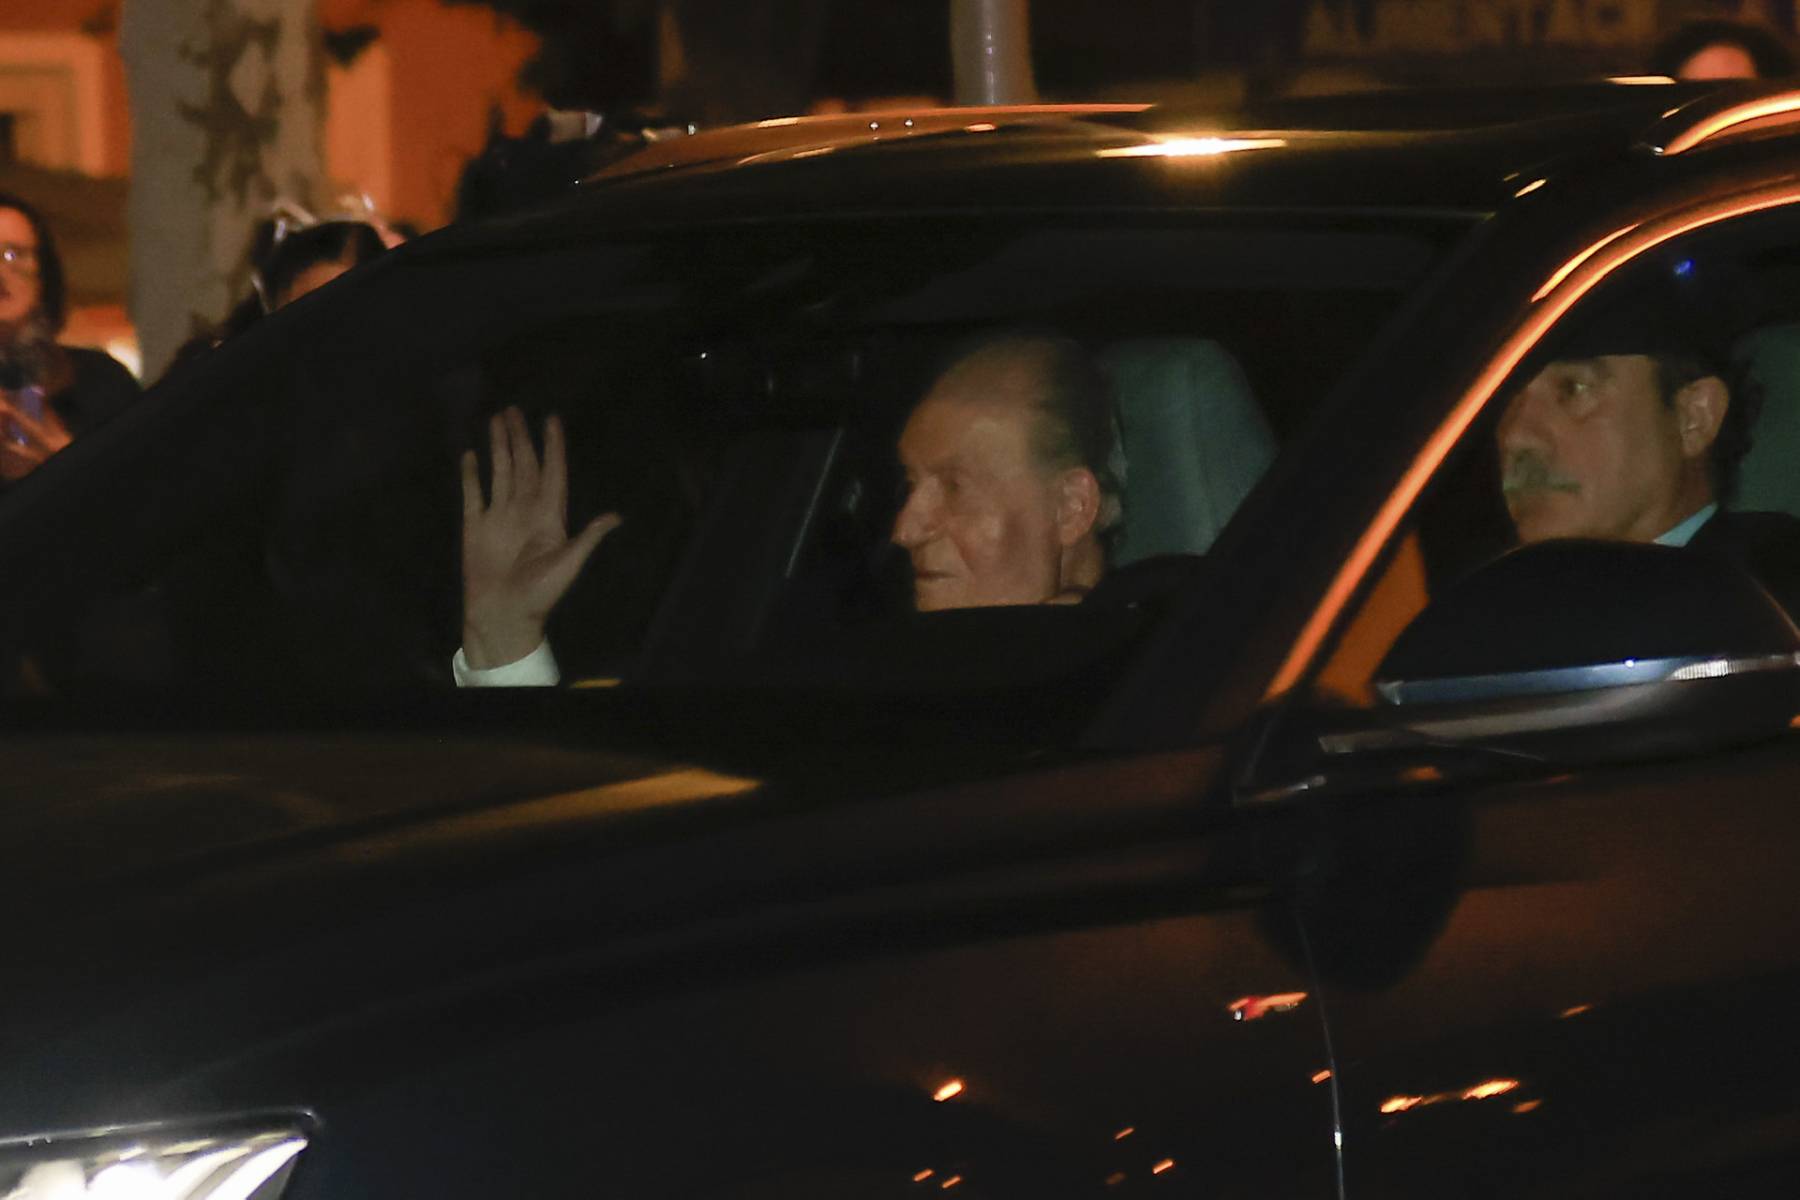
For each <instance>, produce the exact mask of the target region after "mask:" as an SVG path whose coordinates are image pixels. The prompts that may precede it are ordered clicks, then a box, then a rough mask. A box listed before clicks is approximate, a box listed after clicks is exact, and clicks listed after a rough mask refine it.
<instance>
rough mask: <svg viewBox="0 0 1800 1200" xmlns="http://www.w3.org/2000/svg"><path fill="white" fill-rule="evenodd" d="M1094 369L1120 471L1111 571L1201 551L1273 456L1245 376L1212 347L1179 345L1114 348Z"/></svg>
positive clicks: (1129, 343)
mask: <svg viewBox="0 0 1800 1200" xmlns="http://www.w3.org/2000/svg"><path fill="white" fill-rule="evenodd" d="M1100 362H1101V366H1102V368H1103V369H1104V370H1105V371H1106V374H1107V376H1108V378H1109V379H1110V380H1111V382H1112V387H1113V394H1114V399H1115V400H1116V402H1117V405H1118V413H1119V433H1120V445H1121V447H1122V449H1123V451H1124V456H1125V464H1126V473H1125V498H1124V499H1125V514H1124V524H1123V528H1122V529H1121V531H1120V534H1119V538H1118V542H1117V544H1116V546H1115V547H1114V551H1113V562H1114V564H1115V565H1117V566H1124V565H1127V564H1129V563H1133V562H1137V561H1139V560H1141V559H1145V558H1150V557H1153V556H1156V555H1160V554H1203V553H1205V552H1206V550H1207V548H1208V547H1209V546H1211V545H1212V543H1213V539H1214V538H1216V537H1217V536H1218V534H1219V531H1220V530H1221V529H1223V528H1224V527H1225V523H1226V521H1228V520H1230V519H1231V514H1232V513H1233V512H1235V511H1236V510H1237V506H1238V504H1239V503H1241V502H1242V501H1243V499H1244V496H1245V495H1246V494H1247V493H1248V492H1249V491H1250V488H1251V486H1252V485H1254V484H1255V483H1256V481H1257V479H1258V478H1260V477H1261V476H1262V473H1263V471H1264V470H1266V469H1267V468H1268V465H1269V463H1270V462H1271V461H1272V460H1273V459H1274V457H1275V438H1274V435H1273V434H1272V433H1271V432H1270V429H1269V426H1268V422H1267V421H1266V420H1265V418H1264V417H1263V414H1262V410H1261V409H1260V408H1259V407H1258V406H1257V404H1256V401H1255V399H1254V397H1253V396H1252V395H1251V393H1250V384H1249V381H1248V380H1246V379H1245V378H1244V372H1243V370H1242V369H1241V368H1240V367H1239V366H1238V363H1237V360H1236V359H1234V358H1233V357H1232V356H1231V354H1230V352H1229V351H1227V350H1226V349H1225V348H1224V347H1223V346H1221V345H1219V343H1217V342H1214V341H1208V340H1206V339H1204V338H1187V337H1146V338H1131V339H1128V340H1124V341H1120V342H1116V343H1114V344H1113V345H1112V346H1110V347H1109V348H1108V349H1107V350H1106V351H1105V352H1104V353H1102V355H1101V357H1100Z"/></svg>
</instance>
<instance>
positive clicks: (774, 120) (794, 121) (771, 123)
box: [756, 117, 800, 129]
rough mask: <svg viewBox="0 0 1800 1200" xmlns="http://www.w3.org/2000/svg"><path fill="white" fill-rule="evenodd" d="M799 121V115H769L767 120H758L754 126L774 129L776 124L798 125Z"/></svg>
mask: <svg viewBox="0 0 1800 1200" xmlns="http://www.w3.org/2000/svg"><path fill="white" fill-rule="evenodd" d="M799 123H800V118H799V117H770V118H769V119H768V120H767V121H758V122H757V123H756V127H757V128H758V129H775V128H777V127H778V126H782V125H798V124H799Z"/></svg>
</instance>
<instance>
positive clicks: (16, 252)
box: [0, 242, 38, 275]
mask: <svg viewBox="0 0 1800 1200" xmlns="http://www.w3.org/2000/svg"><path fill="white" fill-rule="evenodd" d="M0 266H7V267H11V268H12V269H13V270H15V271H17V272H19V273H20V274H22V275H36V274H37V269H38V252H37V247H36V246H21V245H19V244H18V243H16V242H0Z"/></svg>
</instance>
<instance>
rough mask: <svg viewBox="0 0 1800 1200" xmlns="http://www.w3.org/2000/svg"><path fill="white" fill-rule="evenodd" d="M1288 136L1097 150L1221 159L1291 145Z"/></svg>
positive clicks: (1203, 139) (1101, 154) (1173, 141)
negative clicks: (1221, 156) (1220, 157)
mask: <svg viewBox="0 0 1800 1200" xmlns="http://www.w3.org/2000/svg"><path fill="white" fill-rule="evenodd" d="M1287 144H1288V143H1287V139H1286V138H1230V137H1197V138H1170V139H1168V140H1167V141H1159V142H1148V143H1146V144H1144V145H1141V146H1119V147H1116V148H1114V149H1111V150H1098V151H1095V157H1097V158H1217V157H1218V156H1219V155H1221V154H1236V153H1237V152H1238V151H1240V150H1271V149H1275V148H1277V147H1281V146H1285V145H1287Z"/></svg>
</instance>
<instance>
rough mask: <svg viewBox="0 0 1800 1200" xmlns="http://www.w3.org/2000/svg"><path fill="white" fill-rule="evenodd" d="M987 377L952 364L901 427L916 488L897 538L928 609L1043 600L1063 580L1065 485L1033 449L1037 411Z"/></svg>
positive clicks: (897, 525) (911, 488)
mask: <svg viewBox="0 0 1800 1200" xmlns="http://www.w3.org/2000/svg"><path fill="white" fill-rule="evenodd" d="M979 382H980V381H978V380H975V379H971V378H969V377H968V376H967V374H966V373H964V374H959V373H958V372H955V371H952V372H951V373H950V374H949V375H947V376H946V377H945V378H944V379H943V380H942V381H940V382H939V384H938V385H937V386H936V387H934V388H933V389H932V391H931V393H930V394H929V395H928V396H926V398H925V399H924V400H923V401H922V402H921V403H920V404H919V407H918V408H917V409H915V410H914V411H913V415H912V418H911V419H910V420H909V421H907V423H906V428H905V430H904V431H903V432H902V433H901V435H900V464H901V466H902V467H904V468H905V470H906V480H907V485H908V493H907V499H906V504H905V506H904V507H902V508H901V510H900V515H899V517H898V518H896V519H895V521H894V534H893V538H894V542H895V543H896V544H897V545H899V546H901V547H903V548H904V549H905V550H906V551H907V552H908V554H910V555H911V556H912V565H913V599H914V602H915V604H916V606H917V608H918V609H919V611H921V612H931V611H934V610H938V609H946V608H971V607H977V606H984V605H995V604H1038V603H1042V602H1043V601H1045V600H1048V599H1050V598H1051V597H1053V596H1055V595H1056V594H1057V592H1058V591H1059V590H1060V588H1061V582H1060V562H1061V556H1062V551H1063V544H1062V541H1061V538H1060V535H1059V526H1058V485H1057V480H1056V473H1054V472H1050V471H1046V470H1044V469H1043V467H1042V466H1041V465H1040V464H1039V463H1038V462H1037V461H1036V457H1035V455H1034V453H1033V448H1032V431H1033V423H1034V422H1035V420H1036V419H1037V417H1036V413H1035V411H1034V409H1033V408H1032V406H1031V405H1030V403H1029V402H1028V401H1027V400H1025V399H1024V398H1023V397H1020V396H1018V395H1015V394H1012V393H1011V392H1010V391H1008V390H1007V389H1004V388H1001V389H999V390H993V391H990V390H986V389H983V388H980V387H978V386H977V385H978V384H979Z"/></svg>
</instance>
